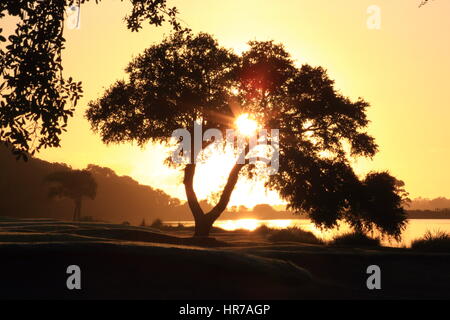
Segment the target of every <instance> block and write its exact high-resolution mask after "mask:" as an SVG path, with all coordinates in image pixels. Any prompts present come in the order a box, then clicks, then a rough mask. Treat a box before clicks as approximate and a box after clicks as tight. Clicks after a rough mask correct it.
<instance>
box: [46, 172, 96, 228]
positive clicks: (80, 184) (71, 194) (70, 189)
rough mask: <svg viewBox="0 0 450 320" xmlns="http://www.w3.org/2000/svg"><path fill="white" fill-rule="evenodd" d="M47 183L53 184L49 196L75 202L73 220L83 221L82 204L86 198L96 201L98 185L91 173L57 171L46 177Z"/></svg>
mask: <svg viewBox="0 0 450 320" xmlns="http://www.w3.org/2000/svg"><path fill="white" fill-rule="evenodd" d="M45 182H47V183H49V184H51V186H50V188H49V191H48V196H49V197H50V198H55V197H61V198H68V199H71V200H73V201H74V204H75V209H74V213H73V220H74V221H77V220H80V219H81V204H82V200H83V198H84V197H88V198H90V199H95V196H96V194H97V183H96V182H95V179H94V177H93V176H92V174H91V173H90V172H89V171H86V170H70V171H69V170H67V171H56V172H53V173H50V174H49V175H47V176H46V177H45Z"/></svg>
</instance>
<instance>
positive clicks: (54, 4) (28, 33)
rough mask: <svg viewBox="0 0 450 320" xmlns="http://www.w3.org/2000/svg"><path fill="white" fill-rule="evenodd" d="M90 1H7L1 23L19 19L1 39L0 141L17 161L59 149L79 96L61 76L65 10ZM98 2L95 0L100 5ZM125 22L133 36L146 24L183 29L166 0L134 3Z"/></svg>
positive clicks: (2, 6) (78, 87) (78, 85)
mask: <svg viewBox="0 0 450 320" xmlns="http://www.w3.org/2000/svg"><path fill="white" fill-rule="evenodd" d="M87 1H88V0H80V1H74V0H45V1H39V0H3V1H1V2H0V19H1V18H3V17H5V15H9V16H13V17H17V18H18V19H19V23H18V24H17V27H16V29H15V32H14V33H13V34H11V35H9V36H7V35H6V37H7V38H6V37H5V36H4V35H2V29H0V43H2V42H7V43H6V47H5V50H4V49H0V72H1V73H0V141H2V142H3V143H4V144H6V145H7V146H9V147H10V148H12V150H13V153H14V154H15V155H16V156H17V157H18V158H20V157H22V158H24V159H25V160H26V159H27V153H31V154H33V153H34V152H35V151H38V150H39V149H41V148H43V147H44V148H45V147H57V146H59V145H60V135H61V132H62V131H64V130H65V128H66V125H67V121H68V118H69V117H71V116H72V115H73V112H74V108H75V106H76V105H77V101H78V100H79V98H80V97H81V94H82V89H81V82H76V81H73V80H72V78H70V77H69V78H68V79H67V78H65V77H64V76H63V65H62V58H61V52H62V50H63V48H64V44H65V39H64V37H63V30H64V10H65V8H66V7H67V6H70V5H72V4H74V3H75V2H76V3H78V4H79V5H82V4H83V3H85V2H87ZM99 1H100V0H95V2H96V3H98V2H99ZM131 3H132V5H133V7H132V12H131V13H130V14H129V15H128V16H127V17H126V22H127V26H128V28H129V29H131V30H132V31H137V30H139V29H140V28H141V25H142V23H143V22H144V21H148V22H149V23H150V24H152V25H156V26H160V25H161V24H162V23H163V22H164V20H167V19H168V20H169V22H170V23H171V24H172V26H173V27H174V29H175V30H179V29H180V25H179V23H178V21H177V20H176V13H177V9H176V8H169V7H167V3H166V0H139V1H137V0H131Z"/></svg>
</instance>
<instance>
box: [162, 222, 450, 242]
mask: <svg viewBox="0 0 450 320" xmlns="http://www.w3.org/2000/svg"><path fill="white" fill-rule="evenodd" d="M165 223H167V224H169V225H177V224H178V223H181V224H183V225H184V226H186V227H189V226H193V225H194V222H193V221H176V222H175V221H167V222H165ZM261 225H266V226H268V227H270V228H279V229H280V228H287V227H293V226H297V227H300V228H302V229H304V230H308V231H311V232H312V233H314V234H315V235H316V236H317V237H318V238H321V239H324V240H330V239H332V238H333V237H334V236H335V235H338V234H340V233H344V232H348V231H350V228H349V226H348V225H346V224H340V226H339V228H334V229H331V230H326V231H323V230H320V229H318V228H316V227H315V226H314V224H312V223H311V221H310V220H308V219H278V220H259V219H238V220H218V221H216V222H215V223H214V226H215V227H218V228H221V229H224V230H230V231H231V230H236V229H246V230H255V229H256V228H258V227H259V226H261ZM438 230H440V231H446V232H448V233H450V219H409V220H408V225H407V227H406V229H405V230H404V231H403V233H402V240H401V241H400V242H396V241H393V240H390V241H389V240H388V239H384V240H382V243H383V245H386V246H391V247H403V246H406V247H409V246H410V245H411V241H413V240H415V239H417V238H420V237H422V236H423V235H424V234H425V232H427V231H438Z"/></svg>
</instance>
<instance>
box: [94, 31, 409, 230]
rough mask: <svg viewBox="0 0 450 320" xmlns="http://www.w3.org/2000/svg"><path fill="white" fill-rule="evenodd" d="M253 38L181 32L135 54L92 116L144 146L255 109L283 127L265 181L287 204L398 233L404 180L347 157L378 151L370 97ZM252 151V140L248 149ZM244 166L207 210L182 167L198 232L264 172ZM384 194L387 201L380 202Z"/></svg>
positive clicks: (100, 128) (117, 135)
mask: <svg viewBox="0 0 450 320" xmlns="http://www.w3.org/2000/svg"><path fill="white" fill-rule="evenodd" d="M248 45H249V49H248V50H247V51H245V52H243V53H242V54H241V55H237V54H235V53H234V52H232V51H231V50H228V49H225V48H223V47H221V46H219V44H218V42H217V40H215V39H214V38H213V37H212V36H210V35H208V34H205V33H200V34H198V35H194V34H192V33H190V32H186V31H183V32H177V33H175V34H173V35H171V36H170V37H168V38H166V39H165V40H163V41H162V42H161V43H159V44H155V45H152V46H151V47H150V48H148V49H147V50H145V52H144V53H143V54H141V55H140V56H138V57H136V58H135V59H134V60H133V61H132V62H131V63H130V64H129V66H128V67H127V69H126V73H127V75H128V77H127V79H126V80H120V81H117V82H116V83H115V84H114V85H112V86H111V87H110V88H109V89H108V90H107V91H106V92H105V94H104V95H103V96H102V97H101V98H99V99H98V100H96V101H92V102H91V103H90V104H89V109H88V110H87V113H86V115H87V118H88V119H89V121H90V122H91V124H92V128H93V129H94V130H95V131H97V132H99V133H100V135H101V137H102V139H103V141H104V142H106V143H118V142H125V141H137V142H138V143H139V144H141V145H144V144H145V143H146V142H148V141H159V142H169V141H170V139H171V135H172V132H173V131H174V130H176V129H179V128H186V129H187V130H188V131H189V132H190V133H191V134H192V135H193V134H194V132H193V130H194V128H193V123H194V122H200V123H201V124H202V125H203V128H204V129H205V130H206V129H209V128H217V129H219V130H221V131H222V132H223V133H224V134H225V130H226V129H230V128H234V126H235V124H234V123H235V120H236V118H237V116H239V114H242V113H246V114H250V115H252V117H254V119H256V120H257V121H258V123H259V124H261V125H262V126H263V127H264V128H269V129H279V140H280V142H279V150H277V151H278V152H279V158H280V164H279V170H278V172H277V173H276V174H273V175H271V176H270V177H269V179H268V182H267V184H266V186H267V187H268V188H271V189H274V190H277V191H278V192H279V193H280V195H281V197H282V198H283V199H285V200H286V201H287V202H288V206H289V208H290V209H292V210H294V211H296V212H306V213H308V214H309V215H310V217H311V218H312V220H313V221H314V222H315V223H316V224H318V225H320V226H324V227H332V226H334V225H336V223H337V221H338V220H347V221H349V222H350V223H351V224H352V225H353V226H355V227H358V228H359V229H361V230H362V229H371V228H373V227H378V228H379V229H380V231H381V232H383V233H385V234H389V235H392V236H399V234H400V231H401V229H402V228H403V227H404V224H405V220H406V216H405V214H404V211H403V209H402V207H401V202H402V201H403V194H402V192H401V188H399V187H398V182H397V180H396V179H395V178H394V177H392V176H390V175H389V174H388V173H386V172H384V173H371V174H369V175H368V176H367V177H366V178H365V179H363V180H360V179H359V178H358V177H357V176H356V174H355V173H354V171H353V169H352V167H351V165H350V162H351V159H352V158H354V157H359V156H363V157H372V156H373V155H374V154H375V153H376V152H377V148H378V147H377V145H376V143H375V141H374V138H373V137H372V136H370V135H369V134H368V133H367V125H368V123H369V121H368V119H367V116H366V110H367V108H368V107H369V104H368V103H367V102H366V101H364V100H363V99H362V98H359V99H357V100H356V101H352V100H350V99H349V98H347V97H345V96H343V95H342V94H341V93H340V92H339V91H338V90H336V89H335V88H334V82H333V80H331V79H330V78H329V77H328V75H327V73H326V70H325V69H323V68H321V67H312V66H310V65H307V64H305V65H303V66H301V67H298V66H297V65H296V63H295V62H294V61H293V59H292V58H291V56H290V55H289V53H288V52H287V51H286V50H285V48H284V46H283V45H281V44H276V43H274V42H273V41H250V42H249V43H248ZM271 139H272V137H270V136H269V137H268V140H269V141H270V140H271ZM247 144H248V142H247ZM205 145H208V142H206V143H205ZM249 152H250V150H249V149H248V147H247V148H245V153H246V155H247V156H248V155H249ZM247 164H248V163H244V164H241V163H236V164H235V165H234V167H233V169H232V170H231V172H230V175H229V177H228V181H227V183H226V185H225V187H224V189H223V192H222V194H221V195H220V197H219V200H218V202H217V204H216V205H215V206H214V207H213V208H212V209H211V210H210V211H209V212H207V213H205V212H203V210H202V209H201V208H200V206H199V205H198V201H197V198H196V195H195V191H194V189H193V177H194V174H195V166H196V165H195V163H190V164H187V165H186V166H185V178H184V184H185V189H186V194H187V198H188V203H189V206H190V208H191V211H192V213H193V215H194V218H195V220H196V235H208V233H209V229H210V227H211V225H212V223H213V222H214V221H215V219H217V218H218V217H219V216H220V214H221V213H222V212H223V210H225V208H226V206H227V204H228V201H229V199H230V195H231V192H232V191H233V189H234V186H235V184H236V182H237V180H238V177H239V175H240V174H244V173H246V174H248V175H255V174H258V168H257V166H255V165H251V164H250V165H247ZM244 167H245V170H242V169H243V168H244ZM218 169H220V168H218ZM378 199H387V200H388V201H387V202H385V203H384V204H383V205H381V204H378V203H377V201H378Z"/></svg>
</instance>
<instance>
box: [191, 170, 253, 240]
mask: <svg viewBox="0 0 450 320" xmlns="http://www.w3.org/2000/svg"><path fill="white" fill-rule="evenodd" d="M243 166H244V164H235V165H234V167H233V169H232V170H231V172H230V174H229V176H228V181H227V183H226V185H225V188H224V189H223V192H222V195H221V197H220V199H219V202H218V203H217V204H216V206H215V207H214V208H213V209H212V210H211V211H210V212H208V213H204V212H203V210H202V208H201V207H200V204H199V203H198V199H197V195H196V194H195V191H194V175H195V164H188V165H186V168H185V169H184V181H183V183H184V187H185V190H186V196H187V199H188V204H189V208H190V209H191V212H192V215H193V216H194V220H195V233H194V237H208V236H209V233H210V231H211V227H212V225H213V224H214V221H216V220H217V218H219V217H220V215H221V214H222V212H224V211H225V209H226V207H227V205H228V202H229V201H230V196H231V193H232V192H233V189H234V187H235V185H236V182H237V180H238V176H239V172H240V170H241V169H242V167H243Z"/></svg>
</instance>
